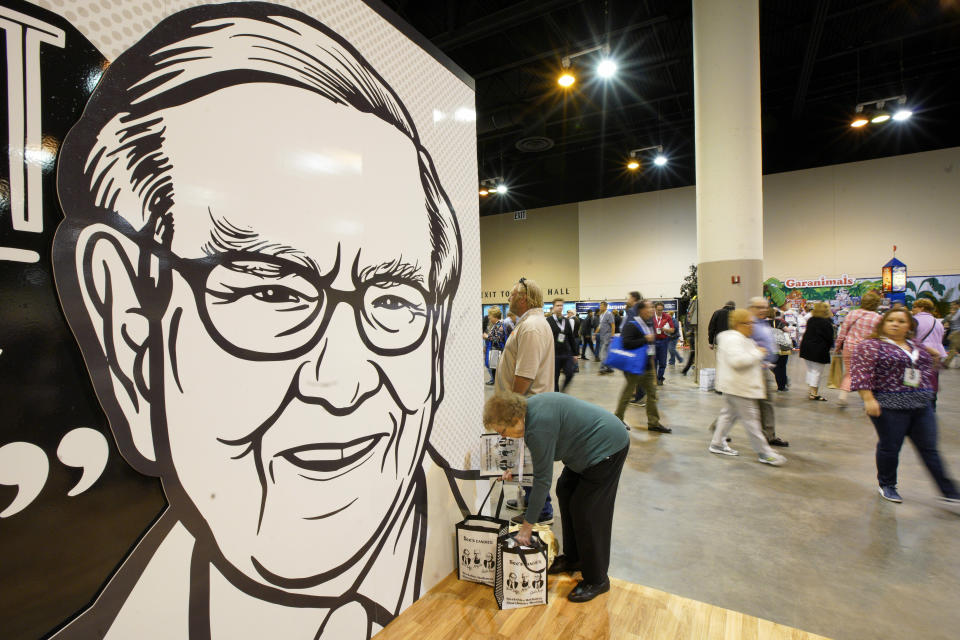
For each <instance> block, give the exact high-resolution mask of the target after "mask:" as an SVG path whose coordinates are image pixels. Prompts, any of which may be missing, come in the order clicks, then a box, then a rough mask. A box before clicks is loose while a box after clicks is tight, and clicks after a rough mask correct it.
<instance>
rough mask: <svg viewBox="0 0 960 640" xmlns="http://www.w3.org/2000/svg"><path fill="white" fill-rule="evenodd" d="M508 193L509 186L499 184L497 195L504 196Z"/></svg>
mask: <svg viewBox="0 0 960 640" xmlns="http://www.w3.org/2000/svg"><path fill="white" fill-rule="evenodd" d="M506 192H507V185H505V184H498V185H497V193H499V194H500V195H503V194H505V193H506Z"/></svg>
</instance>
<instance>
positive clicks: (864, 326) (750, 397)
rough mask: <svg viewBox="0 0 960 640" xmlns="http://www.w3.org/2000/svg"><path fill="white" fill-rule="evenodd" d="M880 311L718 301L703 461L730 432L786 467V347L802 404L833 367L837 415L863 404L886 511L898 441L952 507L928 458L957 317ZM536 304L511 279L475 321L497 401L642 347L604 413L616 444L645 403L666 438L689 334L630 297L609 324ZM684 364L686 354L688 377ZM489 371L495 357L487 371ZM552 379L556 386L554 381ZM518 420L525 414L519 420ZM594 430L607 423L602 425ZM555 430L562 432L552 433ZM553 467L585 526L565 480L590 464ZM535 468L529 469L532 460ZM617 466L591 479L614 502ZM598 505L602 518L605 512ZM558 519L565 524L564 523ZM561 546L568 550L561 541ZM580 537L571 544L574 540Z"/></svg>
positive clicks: (948, 486) (929, 305)
mask: <svg viewBox="0 0 960 640" xmlns="http://www.w3.org/2000/svg"><path fill="white" fill-rule="evenodd" d="M881 302H882V297H881V296H880V295H879V294H878V293H877V292H873V291H871V292H868V293H866V294H864V295H863V296H862V298H861V299H860V303H859V307H858V308H856V309H853V310H852V311H850V312H848V313H846V315H845V316H840V317H838V316H837V315H835V314H834V312H833V310H832V309H831V307H830V305H829V303H827V302H825V301H820V302H809V303H807V304H805V306H804V308H803V309H802V313H798V312H793V311H792V310H791V309H790V308H789V307H787V306H784V307H783V308H780V309H775V308H771V305H770V304H769V301H768V300H767V299H766V298H764V297H759V296H758V297H754V298H751V299H750V301H749V303H748V306H747V308H745V309H736V308H735V304H734V302H733V301H729V302H728V303H727V304H725V305H724V306H723V308H721V309H718V310H717V311H716V312H714V313H713V315H712V316H711V318H710V322H709V324H708V327H707V341H708V343H709V345H710V348H711V349H715V350H716V355H717V364H716V391H717V392H718V393H720V394H722V395H723V407H722V409H721V411H720V414H719V415H718V416H717V418H716V420H715V421H714V423H713V425H711V427H712V429H713V430H714V433H713V435H712V437H711V441H710V444H709V447H708V449H709V451H710V452H711V453H714V454H718V455H725V456H737V455H739V452H738V451H737V450H736V449H734V448H733V447H732V446H731V441H732V440H731V437H730V433H731V429H732V428H733V426H734V424H735V423H736V422H737V421H739V422H740V423H741V424H742V425H743V428H744V430H745V431H746V434H747V437H748V441H749V444H750V445H751V447H752V448H753V450H754V451H755V452H756V455H757V459H758V461H759V462H761V463H764V464H768V465H771V466H781V465H783V464H784V463H785V462H786V458H785V457H784V456H783V455H781V454H779V453H778V452H776V451H775V450H774V447H788V446H789V443H788V442H787V441H786V440H784V439H782V438H781V437H780V436H779V435H778V434H777V429H776V426H777V425H776V413H775V408H774V400H775V395H776V393H777V391H785V390H787V389H788V383H789V381H788V379H787V378H786V368H787V359H788V358H789V356H790V355H791V353H792V351H793V350H794V349H799V356H800V358H801V361H802V363H803V367H804V371H805V382H806V392H807V398H808V399H809V400H811V401H815V402H824V401H826V397H825V391H824V386H825V382H826V378H827V376H826V375H825V373H826V369H827V367H828V365H830V364H831V362H832V361H834V360H835V361H837V362H834V364H837V363H838V362H841V361H842V362H843V363H844V365H845V367H844V373H843V375H842V379H841V380H840V381H839V385H838V386H839V389H840V391H839V397H838V404H839V405H840V406H841V407H845V406H848V401H847V397H848V393H849V392H850V391H857V392H858V393H859V394H860V396H861V398H862V399H863V402H864V411H865V413H866V415H867V416H869V418H870V420H871V421H872V423H873V425H874V427H875V430H876V432H877V437H878V442H877V447H876V464H877V479H878V485H879V493H880V495H882V496H883V497H884V498H885V499H887V500H891V501H900V496H899V494H898V492H897V461H898V459H899V451H900V448H901V447H902V444H903V441H904V439H905V438H910V439H911V440H912V441H913V443H914V445H915V447H916V448H917V451H918V453H919V454H920V456H921V459H922V460H923V462H924V464H925V465H926V467H927V469H928V470H929V472H930V474H931V476H932V477H933V479H934V481H935V482H936V483H937V485H938V487H939V489H940V492H941V493H942V499H943V500H944V501H946V502H948V503H950V504H955V503H958V502H960V495H958V492H957V488H956V485H955V484H954V483H953V481H952V480H951V479H950V477H949V475H948V474H947V472H946V470H945V468H944V465H943V463H942V461H941V459H940V456H939V453H938V452H937V449H936V434H937V422H936V394H937V391H938V388H939V380H938V378H939V369H940V367H941V366H946V365H949V363H950V361H951V359H952V358H953V357H955V355H956V353H957V351H958V349H960V306H958V305H957V304H956V303H954V304H953V305H952V306H951V309H950V313H949V314H948V315H947V316H946V317H945V318H944V319H943V320H942V321H941V320H940V319H939V317H938V316H937V312H936V309H935V306H934V304H933V302H932V301H930V300H928V299H926V298H920V299H918V300H916V301H914V302H913V304H912V307H913V308H912V312H911V310H908V309H907V308H906V307H905V306H904V305H902V304H898V305H894V308H893V309H891V310H889V311H887V312H886V313H885V314H884V315H882V316H881V314H880V313H879V312H878V309H879V307H880V304H881ZM542 305H543V301H542V294H541V293H540V290H539V288H538V287H536V285H535V283H533V282H532V281H530V280H525V279H523V278H521V279H520V281H519V282H518V283H517V285H516V286H515V287H514V288H513V290H512V291H511V297H510V311H511V313H510V314H508V318H507V319H506V320H503V321H502V320H501V319H500V310H499V309H498V308H495V307H494V308H491V310H490V312H489V313H488V316H487V318H485V322H484V339H485V341H486V343H487V347H486V351H485V354H486V355H485V357H486V358H487V365H488V367H489V368H490V372H491V376H492V377H493V378H494V383H495V388H496V392H497V396H498V397H501V396H502V395H503V394H511V393H513V394H518V397H521V398H529V397H531V396H534V395H536V394H539V393H548V392H550V391H554V392H566V391H568V390H569V386H570V383H571V381H572V380H573V378H574V376H575V375H576V373H577V371H579V359H581V358H584V359H585V358H586V356H587V350H588V349H589V350H590V351H591V353H592V354H593V357H594V358H595V359H596V360H597V361H599V362H601V366H600V368H599V372H600V373H601V374H609V373H612V372H613V371H614V369H612V368H611V367H609V366H608V365H607V362H606V361H607V357H608V355H609V353H610V345H611V340H612V339H613V337H614V336H615V335H617V334H619V336H620V337H619V342H618V345H617V346H618V349H621V350H626V351H631V352H632V351H636V350H638V349H640V348H642V347H646V359H647V362H646V366H645V368H644V370H643V373H634V372H628V371H623V372H622V375H623V379H624V384H623V387H622V388H621V390H620V393H619V396H618V399H617V403H616V407H615V410H614V411H613V412H612V413H611V414H607V415H610V416H612V417H613V418H614V419H616V420H617V423H616V424H618V425H619V427H620V429H623V428H624V427H625V430H624V431H623V433H624V434H625V433H626V432H627V431H630V430H631V429H632V428H633V426H632V425H630V424H628V422H627V420H626V409H627V407H628V405H630V404H641V405H645V406H646V417H647V424H646V427H647V430H648V431H652V432H659V433H671V432H672V430H671V429H670V428H668V427H666V426H665V425H663V424H662V422H661V417H660V412H659V408H658V404H657V396H658V387H659V386H662V385H663V384H664V380H665V369H666V367H667V366H668V364H669V365H673V364H675V363H677V362H680V363H683V362H684V360H683V358H682V356H681V355H680V354H679V353H678V352H676V344H677V341H678V340H679V338H680V336H681V335H682V334H684V333H686V334H687V336H688V337H689V338H692V337H693V332H694V331H695V325H694V326H690V325H682V324H681V322H680V319H679V318H675V317H674V316H673V315H672V314H670V313H669V312H667V311H665V309H664V306H663V304H662V303H659V302H658V303H653V302H652V301H650V300H644V299H643V298H642V296H641V295H640V293H639V292H636V291H632V292H630V293H629V294H628V295H627V297H626V307H625V308H624V310H623V313H622V314H619V313H615V312H614V310H612V309H610V308H609V305H608V304H607V303H606V302H603V303H601V304H600V305H599V309H598V310H597V311H596V313H594V312H593V311H590V312H587V313H586V314H585V315H584V316H583V317H580V316H579V315H578V314H577V313H576V312H574V311H573V310H568V311H567V313H566V314H564V312H563V307H564V300H563V299H560V298H557V299H554V300H553V301H552V309H551V312H550V313H547V314H544V313H543V312H542V308H543V307H542ZM515 314H516V315H515ZM840 318H842V321H841V319H840ZM618 322H619V326H618ZM837 325H839V326H837ZM511 337H512V339H511ZM690 341H691V342H692V340H690ZM691 346H692V345H691ZM498 351H499V352H501V355H500V357H499V366H495V365H494V364H491V360H490V354H491V353H496V352H498ZM692 360H693V353H692V352H691V353H690V356H689V357H688V360H687V368H689V366H690V364H691V361H692ZM496 361H497V359H496V358H494V359H493V361H492V362H494V363H495V362H496ZM561 373H562V374H563V375H564V379H563V381H562V383H561V380H560V374H561ZM684 373H686V370H684ZM551 376H552V380H551ZM551 383H552V384H551ZM550 395H551V396H552V395H554V394H550ZM559 398H568V399H566V400H560V399H559ZM577 402H580V401H574V400H573V399H569V396H558V399H555V400H548V399H547V398H545V399H544V406H547V405H550V406H555V407H557V408H558V409H557V410H558V411H561V412H562V411H563V410H562V408H561V407H563V406H565V405H566V404H569V405H570V406H571V407H574V404H576V403H577ZM551 403H552V404H551ZM584 404H585V405H586V403H584ZM525 406H526V405H525ZM533 406H537V403H534V405H533ZM586 406H587V407H591V409H590V411H592V410H594V409H596V411H600V412H602V413H600V414H597V415H598V416H599V415H602V414H603V413H606V412H603V410H601V409H599V408H596V407H592V405H586ZM581 409H583V410H584V411H586V410H585V409H584V407H581V406H579V405H577V407H576V410H574V409H573V408H571V409H570V410H571V411H573V413H574V414H576V413H577V412H579V411H580V410H581ZM552 410H553V409H551V410H550V411H552ZM590 411H587V413H589V412H590ZM547 413H549V411H547ZM581 413H582V412H581ZM524 415H525V416H527V417H529V414H526V413H525V414H524ZM557 415H559V414H557ZM583 415H586V414H583ZM554 417H556V418H557V420H558V421H559V422H558V423H557V424H558V425H559V424H563V423H564V422H563V421H564V420H565V419H566V417H565V416H560V417H557V416H554ZM584 419H585V418H584ZM575 420H576V419H575ZM534 424H536V420H534ZM605 424H607V425H609V421H607V422H606V423H605ZM488 426H489V425H488ZM493 428H494V429H495V430H499V428H498V427H493ZM566 428H569V427H564V428H563V429H566ZM563 429H560V431H558V432H556V433H555V434H554V435H556V434H557V433H561V432H562V431H563ZM514 432H517V431H516V430H514ZM520 433H522V432H520ZM534 439H536V438H534ZM548 439H549V438H548ZM620 439H621V440H622V438H620ZM624 442H628V439H627V440H625V441H624ZM535 448H536V447H534V449H535ZM624 451H625V449H624ZM537 455H540V453H538V454H537ZM624 455H625V454H624ZM556 459H557V460H560V459H563V460H564V461H565V463H566V462H569V464H567V467H566V469H565V471H564V473H565V474H567V480H568V481H569V482H567V481H565V482H564V483H563V485H564V488H563V491H562V493H561V489H560V485H558V497H559V499H560V504H561V506H560V508H561V511H564V510H570V513H571V515H570V520H569V522H571V523H573V522H576V519H577V517H581V518H582V517H584V516H583V515H580V516H578V515H576V514H575V513H574V511H575V509H576V507H574V506H573V502H574V501H575V496H577V495H580V494H578V491H579V489H578V488H577V487H579V484H578V483H580V482H582V481H585V482H587V483H590V482H593V481H592V480H590V479H589V477H588V476H589V474H585V473H583V472H581V471H578V470H577V469H576V466H577V465H579V466H580V467H582V469H583V470H586V469H587V468H589V467H590V466H591V465H586V466H584V461H583V460H582V459H581V460H576V459H574V458H571V459H570V460H567V459H566V458H556ZM605 459H606V458H605ZM542 465H543V462H542V461H541V462H540V466H542ZM534 466H535V467H536V466H537V462H536V461H535V462H534ZM620 467H622V461H621V464H620ZM620 467H618V468H617V469H616V471H615V472H614V471H613V469H612V467H611V468H610V469H608V471H609V473H608V474H607V475H605V476H604V477H605V478H606V480H605V481H610V482H613V483H614V484H613V491H614V494H615V490H616V485H615V483H616V479H618V478H619V468H620ZM594 471H598V470H594ZM551 472H552V471H551ZM614 474H615V475H616V478H614ZM562 478H563V477H562ZM562 478H561V479H562ZM586 486H587V485H584V489H586ZM595 488H596V487H594V489H595ZM608 488H609V487H608ZM541 493H544V492H543V491H542V487H541V491H539V492H538V493H537V494H536V495H535V496H534V499H532V500H531V499H530V498H529V497H528V499H527V500H520V501H508V502H513V503H514V506H516V507H517V508H521V507H522V508H525V511H524V513H523V514H522V515H520V516H518V517H517V518H515V521H516V522H518V523H533V522H535V521H536V522H541V523H544V522H547V523H548V522H551V521H552V517H553V515H552V504H551V500H550V496H549V485H548V487H547V491H546V492H545V495H541ZM584 495H586V494H584ZM604 499H606V498H604ZM610 499H611V500H612V497H611V498H610ZM520 503H522V504H520ZM610 504H611V509H612V502H611V503H610ZM535 512H536V513H535ZM564 522H565V523H566V522H568V520H567V518H566V517H565V518H564ZM571 526H573V525H571ZM565 529H566V526H565ZM598 531H599V534H600V537H601V538H602V537H603V536H604V535H608V534H604V531H605V529H604V528H603V527H602V526H601V527H600V528H599V529H598ZM565 534H566V531H565ZM578 535H580V534H578V533H576V532H574V533H571V534H570V536H569V538H570V539H571V540H576V538H577V536H578ZM589 535H593V534H589ZM564 537H565V539H567V537H568V536H567V535H565V536H564ZM580 537H581V539H583V538H584V536H583V535H580ZM607 544H609V543H607ZM565 550H566V554H565V556H562V557H563V558H564V559H563V561H562V562H560V563H559V564H558V570H565V569H563V567H574V566H576V567H580V566H581V564H582V561H583V558H584V553H585V552H584V550H583V549H582V548H579V549H578V545H577V543H576V542H574V543H572V544H566V545H565ZM606 554H607V559H606V560H604V557H603V554H602V553H601V554H600V556H599V557H595V558H593V559H591V560H590V562H592V563H594V565H595V566H597V567H600V566H601V565H602V566H603V567H604V569H603V571H600V570H599V569H597V570H596V571H591V577H590V578H589V579H588V578H587V577H586V574H585V576H584V582H583V585H584V587H583V589H580V590H579V591H578V592H577V593H578V595H577V596H576V598H579V597H581V596H584V594H586V596H587V597H588V599H589V597H593V596H592V595H590V594H594V595H595V594H596V593H599V592H602V589H603V588H604V587H603V585H604V583H605V567H606V563H608V560H609V559H608V555H609V548H607V549H606ZM598 585H599V586H598ZM607 588H608V587H607ZM597 589H601V591H597ZM571 599H575V598H573V597H572V598H571Z"/></svg>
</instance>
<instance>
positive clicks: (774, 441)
mask: <svg viewBox="0 0 960 640" xmlns="http://www.w3.org/2000/svg"><path fill="white" fill-rule="evenodd" d="M767 444H769V445H770V446H771V447H789V446H790V443H789V442H787V441H786V440H782V439H780V438H779V437H773V438H771V439H770V440H767Z"/></svg>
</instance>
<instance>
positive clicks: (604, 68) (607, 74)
mask: <svg viewBox="0 0 960 640" xmlns="http://www.w3.org/2000/svg"><path fill="white" fill-rule="evenodd" d="M616 72H617V63H616V62H614V61H613V60H611V59H610V58H604V59H603V60H601V61H600V64H598V65H597V75H598V76H600V77H601V78H612V77H613V74H615V73H616Z"/></svg>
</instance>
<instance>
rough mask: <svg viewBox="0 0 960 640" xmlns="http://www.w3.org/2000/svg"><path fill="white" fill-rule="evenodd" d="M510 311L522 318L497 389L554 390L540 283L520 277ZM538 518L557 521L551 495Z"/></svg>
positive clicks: (549, 336)
mask: <svg viewBox="0 0 960 640" xmlns="http://www.w3.org/2000/svg"><path fill="white" fill-rule="evenodd" d="M510 311H511V312H512V313H515V314H516V315H517V316H518V317H519V318H520V319H519V320H517V326H516V328H515V329H514V330H513V332H512V333H511V334H510V337H509V338H508V339H507V344H506V345H505V346H504V347H503V354H501V356H500V365H499V366H498V367H497V378H496V381H495V383H494V391H495V392H497V393H501V392H504V391H513V392H514V393H520V394H523V395H525V396H532V395H535V394H537V393H544V392H546V391H553V385H554V379H553V371H554V355H553V331H552V330H551V329H550V325H548V324H547V319H546V318H545V317H544V316H543V291H542V290H541V289H540V287H539V286H537V283H536V282H534V281H533V280H528V279H526V278H520V281H519V282H518V283H517V284H515V285H514V286H513V289H511V290H510ZM524 494H525V495H527V496H529V494H530V488H529V487H524ZM507 506H508V507H511V508H518V507H519V506H520V505H519V504H518V502H517V501H516V500H507ZM537 521H538V522H540V523H545V524H546V523H550V522H553V503H552V501H551V500H550V497H549V495H548V496H547V501H546V503H545V504H544V505H543V511H541V512H540V517H539V518H538V520H537ZM514 522H516V523H518V524H523V516H522V515H519V516H516V517H515V518H514ZM531 524H533V523H531Z"/></svg>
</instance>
